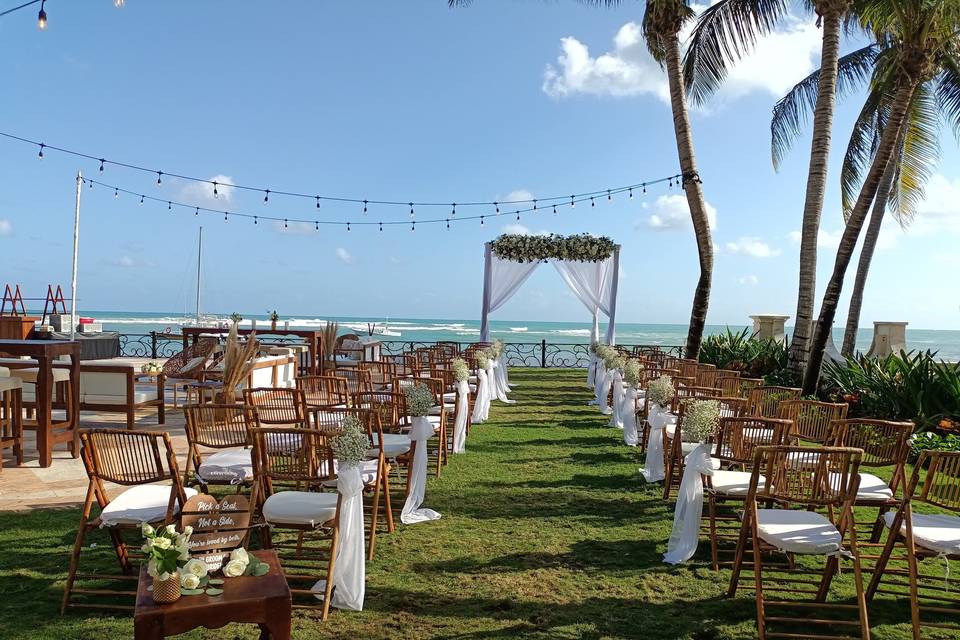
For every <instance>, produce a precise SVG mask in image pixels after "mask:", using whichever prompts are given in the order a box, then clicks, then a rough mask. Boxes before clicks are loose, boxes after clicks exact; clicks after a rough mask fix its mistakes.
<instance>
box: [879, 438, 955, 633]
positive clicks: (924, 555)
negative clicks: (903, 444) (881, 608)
mask: <svg viewBox="0 0 960 640" xmlns="http://www.w3.org/2000/svg"><path fill="white" fill-rule="evenodd" d="M924 467H927V471H926V474H925V476H924V472H923V469H924ZM905 493H906V495H907V498H906V499H905V500H904V501H903V503H902V504H901V505H900V507H899V508H898V509H897V510H896V511H894V512H891V513H887V514H886V515H885V516H884V519H883V522H884V526H885V527H886V528H887V530H888V533H887V541H886V544H884V546H883V551H882V552H881V555H880V557H879V559H878V560H877V564H876V567H875V568H874V572H873V577H872V578H871V580H870V586H869V587H868V589H867V600H868V601H870V600H873V598H874V597H875V596H876V594H877V593H882V594H885V595H892V596H895V597H898V598H902V597H904V595H906V596H907V597H908V598H909V600H910V621H911V624H912V627H913V637H914V639H915V640H919V639H920V637H921V631H922V630H923V629H942V630H945V631H946V630H951V631H953V633H954V634H957V633H960V624H958V623H960V620H958V619H957V618H956V617H955V616H957V614H958V613H960V597H958V596H957V591H956V589H951V588H950V585H949V583H948V582H947V575H945V573H946V572H947V571H949V564H947V568H946V569H944V574H941V575H939V576H938V575H930V574H921V573H920V566H919V564H920V562H922V561H924V560H928V559H931V558H932V559H934V561H936V560H943V562H944V563H949V562H950V561H951V560H953V561H956V560H960V553H958V551H957V550H958V549H960V452H958V451H949V452H948V451H924V452H923V453H922V454H921V455H920V460H919V461H918V462H917V464H916V466H915V467H914V468H913V476H912V477H911V479H910V484H909V486H908V487H906V489H905ZM915 504H920V505H924V506H931V507H935V508H937V509H941V510H945V511H947V512H948V513H946V514H944V513H937V514H934V513H914V505H915ZM898 545H899V546H900V547H901V548H902V549H903V555H904V556H905V559H906V564H907V568H906V569H905V570H904V569H899V568H892V567H890V566H889V564H890V560H891V559H892V556H893V551H894V549H895V548H896V547H897V546H898ZM935 566H936V565H935ZM904 577H905V578H906V581H904ZM882 585H883V586H885V587H906V588H907V589H908V592H907V593H906V594H904V593H903V592H900V591H896V590H892V589H890V588H884V589H881V588H880V587H881V586H882ZM951 591H952V593H951ZM924 614H928V618H927V619H924V618H923V617H922V616H923V615H924ZM930 614H932V615H933V616H937V618H936V619H929V615H930ZM948 616H950V617H951V618H950V620H951V623H948V622H945V621H944V619H946V618H948Z"/></svg>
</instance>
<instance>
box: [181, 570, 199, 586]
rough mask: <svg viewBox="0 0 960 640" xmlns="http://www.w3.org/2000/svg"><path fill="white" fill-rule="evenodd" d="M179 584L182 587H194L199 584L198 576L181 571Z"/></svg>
mask: <svg viewBox="0 0 960 640" xmlns="http://www.w3.org/2000/svg"><path fill="white" fill-rule="evenodd" d="M180 586H181V587H183V588H184V589H196V588H197V587H199V586H200V576H198V575H196V574H193V573H183V574H181V575H180Z"/></svg>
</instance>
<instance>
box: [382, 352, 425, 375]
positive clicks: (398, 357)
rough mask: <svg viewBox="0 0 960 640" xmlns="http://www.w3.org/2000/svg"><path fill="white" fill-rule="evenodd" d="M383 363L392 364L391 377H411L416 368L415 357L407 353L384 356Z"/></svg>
mask: <svg viewBox="0 0 960 640" xmlns="http://www.w3.org/2000/svg"><path fill="white" fill-rule="evenodd" d="M383 361H384V362H389V363H390V364H392V365H393V375H395V376H399V377H407V376H412V375H413V372H414V371H415V370H416V368H417V358H416V356H414V355H412V354H409V353H398V354H391V355H385V356H383Z"/></svg>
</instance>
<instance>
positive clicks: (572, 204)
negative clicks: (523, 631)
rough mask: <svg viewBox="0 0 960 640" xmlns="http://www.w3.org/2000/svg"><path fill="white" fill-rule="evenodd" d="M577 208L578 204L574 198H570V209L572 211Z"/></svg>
mask: <svg viewBox="0 0 960 640" xmlns="http://www.w3.org/2000/svg"><path fill="white" fill-rule="evenodd" d="M576 206H577V203H576V202H574V200H573V196H570V208H571V209H574V208H576Z"/></svg>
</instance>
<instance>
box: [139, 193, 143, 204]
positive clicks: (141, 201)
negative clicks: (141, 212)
mask: <svg viewBox="0 0 960 640" xmlns="http://www.w3.org/2000/svg"><path fill="white" fill-rule="evenodd" d="M140 206H143V196H142V195H141V196H140Z"/></svg>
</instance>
